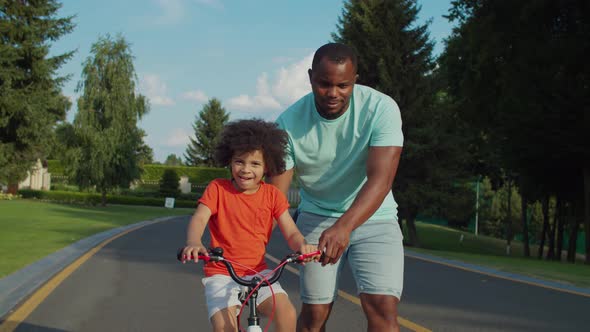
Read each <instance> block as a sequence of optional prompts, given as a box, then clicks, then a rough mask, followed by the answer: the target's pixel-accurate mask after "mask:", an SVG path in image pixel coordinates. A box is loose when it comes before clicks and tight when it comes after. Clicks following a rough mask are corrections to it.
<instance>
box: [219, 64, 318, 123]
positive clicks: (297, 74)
mask: <svg viewBox="0 0 590 332" xmlns="http://www.w3.org/2000/svg"><path fill="white" fill-rule="evenodd" d="M312 59H313V54H310V55H308V56H306V57H305V58H303V59H302V60H301V61H299V62H296V63H294V64H292V65H289V66H287V67H282V68H281V69H279V70H278V71H277V74H276V79H275V81H274V82H273V83H272V84H269V82H268V75H267V73H262V74H260V76H259V77H258V80H257V84H256V95H255V96H249V95H246V94H242V95H239V96H237V97H233V98H230V99H229V100H227V101H226V102H225V104H226V105H227V106H228V108H229V109H234V110H237V111H244V112H268V111H276V110H282V109H285V108H286V107H287V106H289V105H290V104H292V103H293V102H294V101H296V100H297V99H299V98H301V97H303V96H304V95H306V94H307V93H309V92H311V86H310V84H309V78H308V76H307V70H308V69H309V68H310V67H311V61H312ZM271 86H272V88H271Z"/></svg>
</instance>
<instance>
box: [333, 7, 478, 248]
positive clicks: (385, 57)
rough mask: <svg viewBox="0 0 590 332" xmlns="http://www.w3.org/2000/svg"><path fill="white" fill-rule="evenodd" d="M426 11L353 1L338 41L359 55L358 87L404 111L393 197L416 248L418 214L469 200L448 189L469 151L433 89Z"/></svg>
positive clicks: (436, 89)
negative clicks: (455, 198) (454, 199)
mask: <svg viewBox="0 0 590 332" xmlns="http://www.w3.org/2000/svg"><path fill="white" fill-rule="evenodd" d="M419 11H420V7H419V6H418V5H417V4H416V1H414V0H395V1H381V0H368V1H361V0H351V1H349V2H346V3H345V4H344V10H343V13H342V16H341V17H340V19H339V25H338V27H337V29H338V33H335V34H333V38H334V40H335V41H336V42H341V43H344V44H348V45H350V46H352V47H353V48H354V49H356V51H357V53H358V55H359V63H358V73H359V81H358V83H360V84H364V85H368V86H371V87H374V88H376V89H377V90H379V91H381V92H383V93H385V94H387V95H389V96H391V97H392V98H393V99H394V100H395V101H396V102H397V103H398V105H399V107H400V110H401V114H402V121H403V132H404V150H403V152H402V156H401V161H400V165H399V169H398V173H397V176H396V179H395V182H394V186H393V187H394V188H393V192H394V196H395V199H396V201H397V202H398V204H399V207H398V209H399V216H400V220H401V219H405V220H406V224H407V226H408V234H409V239H408V241H409V242H410V244H413V245H416V246H418V245H419V241H418V236H417V233H416V228H415V225H414V221H415V220H416V217H417V215H418V213H425V214H435V213H440V212H441V211H443V208H442V207H441V206H442V205H444V202H445V201H446V202H448V201H449V198H448V197H449V195H448V193H450V192H455V193H456V194H457V195H461V196H465V195H463V191H462V190H461V189H460V188H459V187H457V188H456V189H454V191H451V190H448V189H449V188H455V187H453V186H454V183H453V182H454V181H457V176H458V173H457V171H458V170H461V168H459V167H457V165H461V162H460V161H459V160H460V158H459V155H458V153H460V152H461V150H460V147H461V146H462V145H461V144H460V143H459V142H458V139H460V137H459V136H458V135H456V134H453V132H452V130H450V129H451V128H452V127H451V124H453V125H454V123H453V122H454V120H453V115H452V112H453V110H452V109H450V108H449V107H446V104H447V100H446V99H447V97H446V95H445V94H444V93H440V94H437V92H439V90H440V89H439V87H438V86H436V85H434V84H433V82H434V81H433V74H434V73H433V70H434V68H435V63H434V60H433V59H432V48H433V44H432V42H431V41H430V40H429V35H428V31H427V28H428V24H429V23H426V24H424V25H420V24H418V23H417V22H416V21H417V15H418V13H419ZM451 196H452V195H451ZM469 197H473V195H470V196H469ZM473 205H474V204H472V206H473ZM456 215H458V214H456Z"/></svg>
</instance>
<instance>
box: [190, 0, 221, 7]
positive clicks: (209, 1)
mask: <svg viewBox="0 0 590 332" xmlns="http://www.w3.org/2000/svg"><path fill="white" fill-rule="evenodd" d="M194 1H195V2H196V3H198V4H201V5H205V6H208V7H212V8H216V9H223V3H222V2H221V0H194Z"/></svg>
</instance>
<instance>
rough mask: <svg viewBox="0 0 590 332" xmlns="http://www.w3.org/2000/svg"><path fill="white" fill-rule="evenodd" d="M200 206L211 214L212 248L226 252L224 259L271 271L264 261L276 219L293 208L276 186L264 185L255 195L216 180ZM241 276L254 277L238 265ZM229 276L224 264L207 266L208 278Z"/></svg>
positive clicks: (209, 186)
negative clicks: (221, 275) (218, 248)
mask: <svg viewBox="0 0 590 332" xmlns="http://www.w3.org/2000/svg"><path fill="white" fill-rule="evenodd" d="M199 203H202V204H205V205H206V206H207V207H208V208H209V210H211V218H210V219H209V223H208V227H209V233H210V234H211V243H210V248H215V247H221V248H223V257H225V258H226V259H228V260H231V261H235V262H238V263H240V264H243V265H245V266H247V267H249V268H251V269H254V270H256V271H258V272H260V271H262V270H264V269H266V268H267V266H266V262H265V260H264V253H265V252H266V244H267V243H268V241H269V239H270V234H271V232H272V223H273V218H274V219H278V218H279V216H280V215H281V214H283V213H284V212H285V211H286V210H287V209H288V208H289V202H288V201H287V198H286V197H285V195H284V194H283V193H282V192H281V191H280V190H279V189H278V188H276V187H275V186H273V185H270V184H266V183H264V182H262V181H261V182H260V188H259V189H258V191H257V192H256V193H254V194H251V195H247V194H244V193H241V192H239V191H237V190H236V189H235V187H234V186H233V185H232V182H231V180H229V179H216V180H213V181H212V182H211V183H210V184H209V185H208V186H207V189H205V192H204V193H203V196H202V197H201V198H200V199H199ZM234 270H235V271H236V274H237V275H238V276H243V275H250V274H254V273H253V272H252V271H249V270H248V269H246V268H243V267H240V266H238V265H234ZM214 274H224V275H229V273H228V272H227V269H226V267H225V265H223V263H210V264H206V265H205V275H206V276H207V277H210V276H212V275H214Z"/></svg>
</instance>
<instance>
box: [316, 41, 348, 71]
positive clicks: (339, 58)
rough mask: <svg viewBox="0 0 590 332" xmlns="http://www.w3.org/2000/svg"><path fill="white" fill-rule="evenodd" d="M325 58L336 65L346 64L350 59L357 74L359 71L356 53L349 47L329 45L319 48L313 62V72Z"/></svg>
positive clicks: (336, 44) (335, 44)
mask: <svg viewBox="0 0 590 332" xmlns="http://www.w3.org/2000/svg"><path fill="white" fill-rule="evenodd" d="M323 58H328V60H330V61H333V62H336V63H344V62H346V60H348V59H350V62H352V66H353V68H354V71H355V72H356V70H357V56H356V52H355V51H354V50H353V49H352V48H351V47H350V46H348V45H345V44H341V43H329V44H326V45H324V46H322V47H320V48H318V49H317V51H315V54H314V56H313V61H312V62H311V70H315V68H316V67H317V66H318V64H319V63H320V62H321V61H322V59H323Z"/></svg>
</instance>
